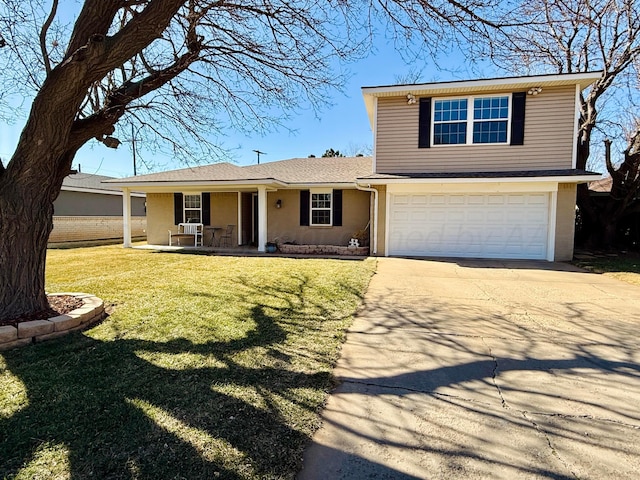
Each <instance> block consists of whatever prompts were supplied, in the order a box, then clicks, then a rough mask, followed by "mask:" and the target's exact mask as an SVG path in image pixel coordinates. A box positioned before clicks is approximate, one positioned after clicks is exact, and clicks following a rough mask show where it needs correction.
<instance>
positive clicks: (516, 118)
mask: <svg viewBox="0 0 640 480" xmlns="http://www.w3.org/2000/svg"><path fill="white" fill-rule="evenodd" d="M526 100H527V93H526V92H514V94H513V96H512V103H513V104H512V106H511V145H523V144H524V107H525V102H526Z"/></svg>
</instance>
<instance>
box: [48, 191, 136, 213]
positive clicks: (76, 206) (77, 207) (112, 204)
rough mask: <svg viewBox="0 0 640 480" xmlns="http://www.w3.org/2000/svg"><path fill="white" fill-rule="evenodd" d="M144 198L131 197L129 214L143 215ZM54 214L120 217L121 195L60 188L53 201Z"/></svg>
mask: <svg viewBox="0 0 640 480" xmlns="http://www.w3.org/2000/svg"><path fill="white" fill-rule="evenodd" d="M144 202H145V198H143V197H131V215H133V216H136V217H142V216H144V215H145V208H144ZM53 210H54V215H56V216H97V217H122V195H107V194H100V193H87V192H72V191H68V190H62V191H61V192H60V195H58V198H56V200H55V201H54V202H53Z"/></svg>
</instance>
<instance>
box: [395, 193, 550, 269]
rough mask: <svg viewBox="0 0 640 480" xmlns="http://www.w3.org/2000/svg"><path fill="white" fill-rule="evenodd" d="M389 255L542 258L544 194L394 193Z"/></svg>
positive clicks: (546, 215) (546, 198)
mask: <svg viewBox="0 0 640 480" xmlns="http://www.w3.org/2000/svg"><path fill="white" fill-rule="evenodd" d="M389 207H390V208H389V254H390V255H410V256H435V257H443V256H446V257H474V258H527V259H544V258H546V254H547V233H548V228H549V194H548V193H496V194H487V193H478V194H470V193H465V194H416V193H411V194H393V195H391V198H390V205H389Z"/></svg>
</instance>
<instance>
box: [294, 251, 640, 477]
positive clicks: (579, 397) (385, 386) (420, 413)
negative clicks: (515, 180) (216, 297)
mask: <svg viewBox="0 0 640 480" xmlns="http://www.w3.org/2000/svg"><path fill="white" fill-rule="evenodd" d="M639 345H640V288H639V287H635V286H632V285H628V284H625V283H622V282H618V281H616V280H613V279H610V278H607V277H604V276H602V275H596V274H589V273H584V272H582V271H580V270H578V269H576V268H573V267H571V266H568V265H564V264H552V263H547V262H527V261H513V262H503V261H466V260H459V261H426V260H409V259H391V258H382V259H380V260H379V265H378V272H377V274H376V275H375V276H374V278H373V280H372V282H371V285H370V287H369V290H368V292H367V294H366V297H365V304H364V308H363V309H362V311H361V312H360V313H359V315H358V317H357V319H356V321H355V322H354V324H353V326H352V328H351V330H350V332H349V334H348V337H347V342H346V344H345V345H344V348H343V353H342V357H341V359H340V361H339V364H338V367H337V369H336V371H335V374H336V375H337V376H338V377H339V378H340V379H341V380H342V384H341V385H340V386H339V387H338V388H337V389H336V390H335V391H334V392H333V393H332V395H331V396H330V398H329V401H328V403H327V407H326V410H325V412H324V414H323V416H324V424H323V427H322V428H321V429H320V430H319V431H318V432H317V434H316V435H315V436H314V438H313V444H312V445H311V447H310V448H309V449H308V450H307V452H306V454H305V459H304V467H303V470H302V471H301V472H300V474H299V476H298V478H299V480H309V479H323V480H324V479H340V478H343V479H347V478H348V479H360V478H376V479H383V478H389V479H412V478H421V479H422V478H429V479H436V478H443V479H445V478H446V479H451V478H464V479H472V478H482V479H489V478H490V479H501V478H503V479H516V478H517V479H529V478H556V479H575V478H580V479H589V478H593V479H614V478H615V479H626V478H629V479H631V478H640V349H639V348H638V346H639Z"/></svg>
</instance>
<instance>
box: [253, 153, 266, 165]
mask: <svg viewBox="0 0 640 480" xmlns="http://www.w3.org/2000/svg"><path fill="white" fill-rule="evenodd" d="M254 152H256V153H257V154H258V165H260V155H266V153H265V152H261V151H260V150H254Z"/></svg>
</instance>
